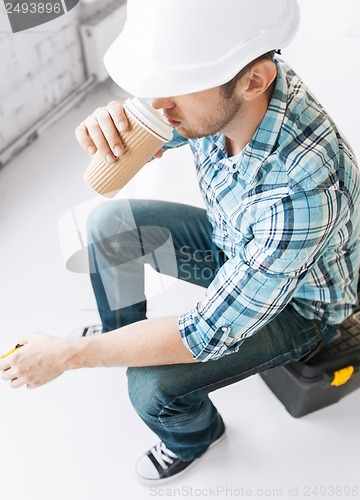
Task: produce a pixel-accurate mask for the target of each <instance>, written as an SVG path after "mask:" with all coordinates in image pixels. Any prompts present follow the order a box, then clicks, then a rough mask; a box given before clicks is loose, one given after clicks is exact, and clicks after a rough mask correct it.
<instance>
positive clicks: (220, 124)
mask: <svg viewBox="0 0 360 500" xmlns="http://www.w3.org/2000/svg"><path fill="white" fill-rule="evenodd" d="M240 111H241V101H240V100H239V99H238V98H236V97H235V96H232V97H230V98H226V97H222V98H221V99H220V101H219V104H218V107H217V110H216V116H215V113H213V116H207V115H206V116H204V117H203V118H202V124H201V127H197V128H185V127H181V126H180V127H179V128H178V132H179V134H181V135H182V136H183V137H186V138H187V139H200V138H201V137H206V136H209V135H214V134H217V133H221V132H224V130H225V129H226V127H227V126H228V125H229V123H231V122H232V120H233V119H234V117H235V116H236V115H237V114H238V113H239V112H240Z"/></svg>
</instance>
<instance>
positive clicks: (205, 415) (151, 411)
mask: <svg viewBox="0 0 360 500" xmlns="http://www.w3.org/2000/svg"><path fill="white" fill-rule="evenodd" d="M211 236H212V228H211V225H210V223H209V221H208V219H207V217H206V212H205V210H203V209H201V208H196V207H191V206H187V205H182V204H178V203H169V202H162V201H150V200H115V201H112V202H106V203H104V204H102V205H100V206H98V207H97V208H96V209H95V211H94V212H93V213H92V214H91V216H90V218H89V240H90V241H92V242H93V244H92V245H91V252H90V258H91V261H92V262H91V263H92V265H93V269H94V270H95V271H96V272H94V273H92V274H91V280H92V285H93V289H94V292H95V297H96V300H97V304H98V309H99V313H100V316H101V319H102V322H103V331H111V330H114V329H116V328H119V327H121V326H124V325H126V324H129V323H132V322H134V321H138V320H142V319H145V318H146V297H145V295H144V263H150V264H151V265H152V266H153V267H154V268H155V269H157V270H158V271H159V272H164V273H166V274H169V275H173V276H177V277H178V278H180V279H184V280H186V281H189V282H191V283H195V284H197V285H201V286H203V287H207V286H208V285H209V284H210V282H211V281H212V279H213V277H214V276H215V274H216V272H217V270H218V269H219V267H221V265H222V264H223V263H224V262H225V261H226V256H225V255H224V253H223V252H222V251H221V250H219V249H218V248H217V247H216V246H215V245H214V243H213V242H212V238H211ZM174 263H175V265H174ZM336 330H337V327H336V326H329V325H327V324H326V323H325V321H315V320H308V319H305V318H304V317H302V316H301V315H300V314H298V313H297V312H296V311H295V309H294V308H293V307H292V305H291V303H290V304H289V305H288V306H287V307H286V308H285V309H284V310H283V311H282V312H281V313H280V314H279V315H278V316H277V317H276V318H275V319H273V320H272V321H271V322H270V323H268V324H267V325H266V326H265V327H263V328H262V329H260V330H259V331H258V332H256V333H255V334H254V335H252V336H251V337H250V338H248V339H246V340H245V341H244V343H243V344H242V345H241V347H240V349H239V350H238V351H237V352H235V353H233V354H230V355H228V356H224V357H222V358H220V359H218V360H216V361H208V362H205V363H200V362H199V363H194V364H177V365H165V366H151V367H142V368H128V370H127V376H128V385H129V396H130V399H131V402H132V404H133V406H134V408H135V410H136V411H137V413H138V415H139V416H140V417H141V418H142V420H143V421H144V422H145V423H146V425H147V426H148V427H149V428H150V429H152V430H153V431H154V432H155V433H156V434H157V435H158V436H159V438H160V439H161V440H162V441H164V442H165V444H166V446H167V447H168V448H169V449H171V450H172V451H173V452H174V453H176V454H177V455H178V456H179V457H180V458H181V459H182V460H184V461H190V460H193V459H194V458H197V457H199V456H200V455H202V454H203V453H204V452H205V451H206V449H207V448H208V446H209V445H210V444H211V443H212V442H213V441H214V440H215V439H216V437H217V435H218V433H219V429H220V427H221V416H220V414H219V413H218V411H217V409H216V408H215V406H214V405H213V403H212V402H211V400H210V399H209V397H208V395H209V393H210V392H212V391H215V390H217V389H220V388H221V387H224V386H226V385H229V384H233V383H235V382H238V381H239V380H242V379H244V378H246V377H249V376H250V375H254V374H255V373H259V372H261V371H263V370H267V369H268V368H272V367H275V366H277V365H280V364H283V363H287V362H290V361H295V360H299V359H304V358H305V357H307V356H309V355H311V353H312V352H314V350H315V349H316V348H318V347H319V346H321V345H322V344H323V343H326V342H328V341H329V340H330V338H331V337H332V336H334V335H335V333H336Z"/></svg>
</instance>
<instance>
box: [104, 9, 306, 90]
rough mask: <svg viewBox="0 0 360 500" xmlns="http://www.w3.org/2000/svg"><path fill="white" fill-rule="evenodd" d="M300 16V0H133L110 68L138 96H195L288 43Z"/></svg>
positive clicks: (109, 60)
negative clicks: (193, 94)
mask: <svg viewBox="0 0 360 500" xmlns="http://www.w3.org/2000/svg"><path fill="white" fill-rule="evenodd" d="M299 19H300V13H299V7H298V4H297V0H128V7H127V20H126V23H125V26H124V29H123V31H122V33H121V34H120V36H119V37H118V38H117V39H116V40H115V41H114V42H113V44H112V45H111V46H110V48H109V49H108V51H107V52H106V54H105V57H104V64H105V67H106V69H107V71H108V73H109V75H110V76H111V78H112V79H113V80H114V81H115V82H116V83H117V84H118V85H119V86H120V87H122V88H123V89H125V90H126V91H127V92H129V93H130V94H133V95H136V96H137V97H146V98H149V97H169V96H176V95H182V94H190V93H192V92H198V91H201V90H207V89H209V88H212V87H217V86H218V85H222V84H223V83H226V82H228V81H229V80H231V78H233V77H234V76H235V75H236V74H237V73H238V72H239V71H240V70H241V69H242V68H244V67H245V66H246V65H247V64H248V63H249V62H251V61H252V60H254V59H256V58H257V57H259V56H260V55H262V54H264V53H266V52H268V51H270V50H274V49H282V48H284V47H285V46H287V45H288V44H289V43H290V42H291V40H292V39H293V37H294V36H295V34H296V31H297V28H298V25H299Z"/></svg>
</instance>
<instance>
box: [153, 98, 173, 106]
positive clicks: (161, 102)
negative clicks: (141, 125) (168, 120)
mask: <svg viewBox="0 0 360 500" xmlns="http://www.w3.org/2000/svg"><path fill="white" fill-rule="evenodd" d="M151 105H152V107H153V108H154V109H171V108H173V107H174V106H175V103H174V101H173V100H172V99H171V98H170V97H157V98H156V99H153V100H152V102H151Z"/></svg>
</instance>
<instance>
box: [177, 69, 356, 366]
mask: <svg viewBox="0 0 360 500" xmlns="http://www.w3.org/2000/svg"><path fill="white" fill-rule="evenodd" d="M276 64H277V70H278V76H277V80H276V87H275V90H274V93H273V96H272V99H271V102H270V105H269V107H268V110H267V112H266V115H265V116H264V118H263V120H262V122H261V124H260V126H259V128H258V129H257V131H256V133H255V135H254V136H253V138H252V139H251V141H250V142H249V144H248V145H247V146H246V147H245V148H244V149H243V151H242V152H241V153H239V154H238V155H236V156H233V157H230V158H229V157H228V156H227V152H226V146H225V137H224V136H223V135H222V134H215V135H212V136H207V137H204V138H201V139H196V140H190V139H189V140H187V139H185V138H183V137H181V136H179V135H175V137H174V139H173V140H172V141H171V142H170V143H169V144H168V145H167V147H177V146H179V145H182V144H185V143H189V145H190V147H191V150H192V152H193V155H194V159H195V163H196V169H197V175H198V180H199V185H200V189H201V192H202V195H203V198H204V201H205V204H206V208H207V214H208V217H209V220H210V222H211V224H212V226H213V240H214V242H215V244H216V245H217V246H218V247H219V248H220V249H222V250H223V251H224V252H225V254H226V255H227V257H228V260H227V261H226V262H225V264H224V265H223V266H222V267H221V269H220V270H219V272H218V273H217V275H216V277H215V278H214V280H213V282H212V283H211V284H210V286H209V288H208V289H207V293H206V297H205V299H204V300H202V301H201V302H199V303H198V304H197V305H196V306H195V307H194V308H193V309H192V310H191V311H189V312H187V313H185V314H182V315H181V316H180V318H179V328H180V333H181V336H182V339H183V342H184V344H185V345H186V347H187V348H188V349H190V350H191V351H192V353H193V356H194V358H196V359H198V360H201V361H207V360H210V359H216V358H219V357H221V356H223V355H225V354H230V353H231V352H234V351H236V350H238V349H239V347H240V346H241V343H242V341H243V339H245V338H246V337H249V336H250V335H252V334H253V333H255V332H256V331H257V330H259V329H260V328H261V327H263V326H264V325H265V324H266V323H268V322H269V321H270V320H272V319H273V318H274V317H275V316H276V315H277V314H279V313H280V311H282V310H283V309H284V307H285V306H286V305H287V304H289V303H290V302H291V304H292V305H293V306H294V308H295V309H296V310H297V311H298V312H299V313H300V314H301V315H302V316H304V317H306V318H309V319H316V318H318V319H319V318H321V319H325V320H326V321H327V323H329V324H339V323H341V322H342V321H343V320H344V319H345V318H346V317H347V316H349V315H350V314H351V313H352V311H353V310H354V307H355V305H356V301H357V293H356V287H357V276H358V269H359V264H360V262H359V258H360V251H359V245H358V238H359V232H360V199H359V197H360V175H359V170H358V167H357V165H356V160H355V158H354V155H353V153H352V151H351V149H350V147H349V145H348V144H347V142H346V140H345V139H344V137H343V136H342V135H341V133H340V131H339V130H338V129H337V128H336V126H335V125H334V123H333V122H332V121H331V118H330V117H329V116H328V115H327V113H326V111H325V110H324V109H323V108H322V106H321V105H320V104H319V102H318V101H317V100H316V98H315V97H314V96H313V95H312V94H311V92H310V91H309V89H308V88H307V87H306V86H305V85H304V84H303V82H302V81H301V80H300V78H299V77H298V76H297V75H296V74H295V73H294V71H293V70H292V69H290V68H289V67H288V66H287V65H286V64H285V63H284V62H283V61H276Z"/></svg>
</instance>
